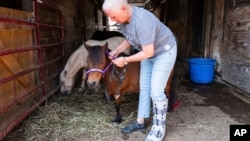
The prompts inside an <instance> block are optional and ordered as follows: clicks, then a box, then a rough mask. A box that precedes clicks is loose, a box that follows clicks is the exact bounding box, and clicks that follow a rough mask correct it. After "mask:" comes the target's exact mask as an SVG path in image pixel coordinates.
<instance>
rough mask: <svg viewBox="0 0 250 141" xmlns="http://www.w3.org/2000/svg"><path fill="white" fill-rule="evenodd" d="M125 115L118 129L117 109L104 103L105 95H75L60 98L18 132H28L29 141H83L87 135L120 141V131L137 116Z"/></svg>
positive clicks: (43, 108) (28, 121)
mask: <svg viewBox="0 0 250 141" xmlns="http://www.w3.org/2000/svg"><path fill="white" fill-rule="evenodd" d="M127 106H131V103H127ZM122 107H124V108H126V104H125V103H123V104H122ZM135 107H136V106H135ZM125 112H127V113H125ZM121 113H122V114H123V119H125V121H124V122H123V123H122V124H120V125H118V126H114V125H113V124H112V122H111V120H112V119H113V118H114V117H115V115H116V112H115V109H114V106H113V105H111V104H109V103H107V102H106V101H105V100H104V98H103V94H100V93H98V94H86V93H85V94H77V93H73V94H72V95H70V96H69V97H65V96H60V95H58V94H57V95H55V96H52V97H51V98H50V100H48V101H47V102H46V103H45V104H44V105H42V106H40V107H39V108H38V110H37V111H36V112H35V113H33V114H32V115H30V116H29V117H28V118H27V119H26V120H25V121H24V122H23V124H22V125H21V126H20V127H19V129H18V130H22V131H23V132H24V138H25V140H26V141H52V140H53V141H64V140H79V137H81V136H84V135H87V136H89V137H90V138H92V140H100V141H104V140H105V138H110V136H114V135H117V137H118V138H119V136H120V129H121V128H122V127H123V126H124V125H126V124H127V123H128V122H130V121H131V120H132V119H133V118H134V114H133V112H129V113H128V111H126V110H124V109H122V110H121ZM18 130H17V131H16V132H18ZM12 135H14V133H12Z"/></svg>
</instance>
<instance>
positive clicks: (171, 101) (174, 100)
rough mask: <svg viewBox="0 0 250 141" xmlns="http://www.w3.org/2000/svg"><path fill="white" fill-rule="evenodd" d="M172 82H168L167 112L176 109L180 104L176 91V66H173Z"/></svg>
mask: <svg viewBox="0 0 250 141" xmlns="http://www.w3.org/2000/svg"><path fill="white" fill-rule="evenodd" d="M170 79H172V82H171V84H170V94H169V97H168V112H170V111H172V110H174V109H177V108H178V107H179V106H180V99H179V95H178V93H177V92H176V86H177V85H178V73H177V71H176V66H174V68H173V75H172V78H170Z"/></svg>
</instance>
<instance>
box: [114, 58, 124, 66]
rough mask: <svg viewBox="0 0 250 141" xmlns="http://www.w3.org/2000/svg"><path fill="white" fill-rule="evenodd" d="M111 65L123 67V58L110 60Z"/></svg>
mask: <svg viewBox="0 0 250 141" xmlns="http://www.w3.org/2000/svg"><path fill="white" fill-rule="evenodd" d="M112 62H113V64H115V65H116V66H117V67H124V65H125V63H124V58H123V57H118V58H116V59H114V60H112Z"/></svg>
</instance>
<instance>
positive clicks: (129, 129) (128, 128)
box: [122, 120, 145, 134]
mask: <svg viewBox="0 0 250 141" xmlns="http://www.w3.org/2000/svg"><path fill="white" fill-rule="evenodd" d="M141 129H145V124H144V123H143V124H140V123H138V122H137V121H136V120H135V121H133V122H132V123H130V124H129V125H128V126H126V127H124V128H122V133H123V134H129V133H132V132H134V131H137V130H141Z"/></svg>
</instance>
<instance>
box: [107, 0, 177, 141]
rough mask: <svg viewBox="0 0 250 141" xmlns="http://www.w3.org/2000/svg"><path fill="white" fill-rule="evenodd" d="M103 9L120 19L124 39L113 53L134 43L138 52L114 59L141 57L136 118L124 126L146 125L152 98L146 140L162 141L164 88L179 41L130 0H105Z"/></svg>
mask: <svg viewBox="0 0 250 141" xmlns="http://www.w3.org/2000/svg"><path fill="white" fill-rule="evenodd" d="M103 11H104V12H105V14H106V15H107V16H108V17H109V18H110V19H111V20H113V21H116V22H117V23H119V26H120V29H121V32H122V34H123V35H124V36H125V38H126V39H125V40H124V41H122V43H121V44H120V45H119V46H118V47H117V48H116V49H114V50H113V51H111V52H110V55H111V56H114V57H116V56H118V54H119V53H121V52H122V51H124V50H125V49H127V48H128V47H131V46H132V47H133V48H135V49H136V50H138V52H137V53H135V54H133V55H131V56H128V57H118V58H116V59H114V60H112V62H113V63H114V64H115V65H117V66H118V67H124V65H126V64H128V63H130V62H135V61H141V70H140V96H139V106H138V114H137V119H136V120H135V121H134V122H132V123H131V124H129V125H127V126H126V127H125V128H123V129H122V133H124V134H128V133H132V132H134V131H137V130H141V129H145V123H144V119H145V118H149V116H150V105H151V99H152V102H153V113H154V116H153V125H152V128H151V130H150V132H149V134H148V135H147V137H146V139H145V140H146V141H162V140H163V138H164V136H165V132H166V114H167V106H168V99H167V97H166V95H165V93H164V88H165V86H166V83H167V81H168V78H169V76H170V73H171V70H172V68H173V66H174V64H175V61H176V53H177V49H176V48H177V47H176V41H175V37H174V35H173V33H172V32H171V31H170V29H169V28H168V27H167V26H166V25H164V24H163V23H161V22H160V21H159V19H158V18H157V17H156V16H155V15H154V14H152V13H151V12H150V11H147V10H145V9H143V8H139V7H136V6H131V5H129V4H128V3H127V0H105V1H104V3H103Z"/></svg>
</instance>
